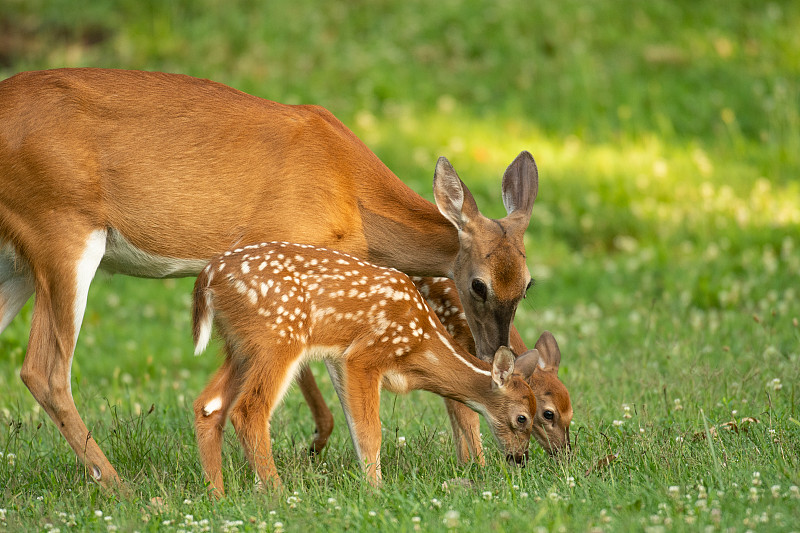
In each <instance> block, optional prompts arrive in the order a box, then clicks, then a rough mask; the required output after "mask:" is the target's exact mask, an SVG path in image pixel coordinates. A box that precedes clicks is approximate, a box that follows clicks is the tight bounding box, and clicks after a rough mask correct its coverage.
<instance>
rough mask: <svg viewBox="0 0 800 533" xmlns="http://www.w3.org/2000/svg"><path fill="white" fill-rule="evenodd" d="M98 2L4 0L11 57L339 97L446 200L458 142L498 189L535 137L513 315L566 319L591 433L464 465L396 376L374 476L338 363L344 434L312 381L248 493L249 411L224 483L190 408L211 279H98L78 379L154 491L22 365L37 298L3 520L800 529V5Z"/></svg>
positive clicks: (141, 525) (212, 363) (298, 97)
mask: <svg viewBox="0 0 800 533" xmlns="http://www.w3.org/2000/svg"><path fill="white" fill-rule="evenodd" d="M74 4H75V3H74V2H71V1H67V0H51V1H44V0H25V1H20V0H9V1H6V2H3V3H2V4H0V76H2V77H6V76H10V75H11V74H13V73H15V72H17V71H20V70H28V69H39V68H51V67H59V66H108V67H119V68H141V69H151V70H166V71H174V72H184V73H188V74H193V75H197V76H201V77H206V78H211V79H215V80H218V81H221V82H224V83H228V84H230V85H232V86H234V87H237V88H239V89H242V90H245V91H247V92H251V93H253V94H257V95H259V96H263V97H266V98H270V99H275V100H279V101H283V102H290V103H293V102H298V103H299V102H303V103H315V104H321V105H324V106H326V107H328V108H329V109H331V110H332V111H333V112H334V113H335V114H336V115H337V116H339V117H340V118H341V119H342V120H343V121H344V122H345V123H346V124H348V125H349V126H350V127H351V128H352V129H353V130H354V131H355V132H356V133H357V134H358V135H359V136H360V137H361V138H362V139H364V140H365V142H366V143H367V144H368V145H369V146H370V147H371V148H372V149H373V150H374V151H375V152H376V153H377V154H378V155H379V157H381V159H382V160H383V161H384V162H385V163H386V164H387V165H388V166H389V167H390V168H391V169H393V170H394V171H395V172H396V173H397V174H398V175H399V176H400V177H401V178H402V179H404V180H405V181H406V182H407V183H409V184H410V185H411V186H412V187H414V189H415V190H417V191H418V192H419V193H420V194H422V195H424V196H426V197H427V198H429V199H431V198H432V195H431V177H432V174H433V167H434V164H435V161H436V158H437V157H438V156H439V155H445V156H447V157H448V158H449V159H450V160H451V162H452V163H453V164H454V166H455V168H456V169H457V170H458V172H459V174H460V175H461V177H462V178H463V179H464V180H465V181H466V182H467V184H468V185H469V186H470V188H471V189H472V191H473V192H474V193H475V195H476V198H477V199H478V203H479V205H481V207H482V209H483V210H484V212H486V213H487V214H490V215H492V216H501V215H502V214H503V210H502V204H501V202H500V195H499V179H500V176H501V175H502V171H503V169H504V168H505V166H506V165H507V164H508V163H509V162H510V161H511V160H512V159H513V157H514V156H515V155H516V154H517V153H518V152H519V151H520V150H522V149H528V150H530V151H531V152H532V153H533V154H534V156H535V157H536V160H537V162H538V165H539V171H540V188H539V190H540V196H539V199H538V200H537V203H536V206H535V208H534V215H533V221H532V223H531V227H530V229H529V231H528V234H527V250H528V257H529V266H530V268H531V270H532V272H533V274H534V277H536V279H537V284H536V287H535V289H534V290H533V291H531V293H530V295H529V297H528V299H527V300H525V301H524V303H523V304H522V305H521V307H520V310H519V312H518V314H517V320H516V324H517V326H518V327H519V329H520V330H521V331H522V333H523V336H524V337H525V338H526V339H528V340H529V341H531V342H532V341H533V340H534V339H536V338H537V337H538V334H539V332H540V331H541V330H543V329H550V330H551V331H553V332H554V334H555V335H556V338H557V339H558V341H559V344H560V345H561V349H562V354H563V363H562V369H561V377H562V379H563V381H564V382H565V383H566V385H567V387H568V388H569V390H570V392H571V394H572V399H573V406H574V408H575V423H574V426H573V428H572V435H573V437H574V438H575V439H576V443H577V446H576V449H575V454H574V457H573V458H572V460H571V461H570V462H556V461H553V460H551V459H550V458H549V457H547V456H545V455H544V453H543V452H542V451H541V450H538V449H535V450H534V448H532V451H533V453H532V464H531V465H530V466H529V467H528V468H526V469H522V470H517V469H512V470H509V469H507V468H506V467H505V465H504V464H503V462H502V460H501V459H500V458H499V457H498V455H499V454H498V453H497V452H496V449H495V447H494V445H493V444H492V443H491V442H489V441H490V439H487V441H486V442H487V445H488V449H489V451H490V454H489V461H488V462H489V464H488V465H487V467H486V468H483V469H481V468H477V467H475V466H474V465H467V466H460V465H458V464H457V463H456V461H455V458H454V453H453V451H452V449H451V448H452V443H451V437H450V434H449V429H448V426H449V424H448V423H447V419H446V414H445V411H444V408H443V406H442V402H441V401H440V400H439V399H438V398H436V397H434V396H432V395H429V394H424V393H414V394H411V395H408V396H403V397H396V396H392V395H385V398H384V399H383V405H382V415H383V416H382V419H383V424H384V428H385V433H384V446H383V450H382V452H383V455H382V460H383V470H384V477H385V484H384V487H383V489H382V490H381V491H380V492H374V491H372V490H370V489H368V488H366V487H365V486H364V484H363V483H362V481H361V480H360V477H359V470H358V465H357V464H356V461H355V456H354V453H353V451H352V446H351V444H350V442H349V436H348V434H347V431H346V426H345V423H344V419H343V416H342V414H341V410H340V409H339V407H338V402H337V401H336V397H335V394H334V393H333V389H332V387H331V385H330V382H329V380H328V378H327V376H326V375H325V374H324V372H323V368H322V367H321V366H320V367H319V368H317V367H315V369H314V370H315V372H318V376H319V381H320V384H321V386H322V388H323V393H324V394H325V396H326V398H327V400H328V403H329V405H331V406H332V407H333V408H334V412H335V414H336V424H337V425H336V429H335V431H334V435H333V437H332V439H331V442H330V445H329V447H328V449H327V450H326V452H325V453H324V454H323V455H322V457H320V458H319V459H318V460H317V461H315V462H312V461H310V460H309V459H308V457H307V456H306V452H305V450H306V447H307V445H308V443H309V441H310V438H309V437H310V434H311V432H312V431H313V424H312V422H311V419H310V417H309V416H308V415H307V410H306V408H305V407H304V406H303V402H302V396H301V395H300V393H299V391H297V390H292V391H291V392H290V394H289V395H288V396H287V398H286V401H285V405H284V406H283V408H281V409H280V410H279V411H278V413H277V414H276V419H275V425H274V431H273V434H274V437H275V440H276V444H275V450H276V452H275V453H276V460H277V462H278V468H279V471H280V472H281V475H282V477H283V480H284V483H285V485H286V486H287V488H288V490H289V492H288V493H287V494H284V495H282V496H281V497H270V496H267V495H262V494H258V493H255V492H253V483H252V479H253V474H252V472H251V471H250V470H249V467H247V466H246V463H245V461H244V459H243V456H242V454H241V453H240V451H239V450H238V448H237V446H236V442H235V438H234V437H233V435H232V434H230V433H229V434H227V435H226V440H227V443H228V446H227V448H226V454H225V456H224V460H225V464H226V469H225V474H226V482H227V485H228V487H229V497H228V498H227V499H226V500H224V501H223V502H220V503H212V502H211V501H209V500H208V499H207V497H206V496H205V495H204V488H203V480H202V475H201V470H200V465H199V461H198V458H197V455H196V449H195V444H194V437H193V430H192V415H191V409H190V406H191V402H192V401H193V398H194V397H195V396H196V395H197V394H198V393H199V391H200V390H201V389H202V387H203V385H204V383H205V380H206V379H207V378H208V376H209V375H210V373H211V372H212V371H213V370H214V369H215V367H216V365H217V364H218V362H219V359H218V357H216V356H214V355H213V352H211V351H209V352H207V353H206V354H205V355H203V356H202V357H198V358H194V357H192V356H191V352H192V346H191V340H190V332H189V320H190V313H189V295H190V290H191V285H192V280H177V281H175V280H169V281H154V280H140V279H132V278H122V277H115V278H108V277H105V276H99V277H98V279H97V280H96V281H95V283H94V285H93V287H92V291H91V294H90V300H89V305H88V310H87V315H86V318H85V321H84V328H83V330H82V333H81V337H80V340H79V343H78V348H77V355H76V358H75V362H74V365H73V380H72V386H73V393H74V396H75V398H76V402H77V404H78V408H79V410H80V411H81V413H82V415H83V417H84V420H85V421H86V422H87V424H88V425H89V427H90V428H91V429H92V431H93V435H94V436H95V438H97V440H98V441H99V442H100V444H101V447H102V448H103V449H104V450H105V452H106V453H107V454H108V456H109V458H110V459H111V461H112V462H113V463H114V464H115V466H117V468H118V469H119V471H120V473H121V475H122V476H123V477H124V478H125V479H126V480H127V481H128V482H129V483H130V485H131V486H132V488H133V490H134V493H135V497H133V498H131V499H118V498H116V497H115V496H113V495H109V494H105V493H102V492H100V491H99V489H97V488H96V487H95V486H93V485H92V484H91V483H90V482H89V481H88V480H87V477H86V474H85V473H84V471H83V468H82V467H80V466H79V465H78V464H77V462H76V459H75V457H74V455H73V453H72V451H71V450H70V449H69V447H68V446H67V445H66V443H65V442H64V440H63V439H62V438H61V437H60V435H59V433H58V432H57V430H56V429H55V427H54V426H53V424H52V423H51V422H50V421H49V419H48V418H47V416H46V415H45V414H44V413H43V412H42V411H40V410H39V409H38V407H37V406H36V403H35V402H34V400H33V399H32V397H31V396H30V394H29V393H28V392H27V390H26V389H25V387H24V386H23V385H22V383H21V382H20V380H19V377H18V374H19V368H20V366H21V364H22V360H23V357H24V351H25V346H26V343H27V334H28V329H29V325H30V305H29V306H28V307H26V308H25V310H24V311H23V312H22V314H21V315H20V316H19V317H18V318H17V319H16V320H15V321H14V322H13V323H12V325H11V326H10V327H9V329H8V330H6V331H5V332H4V333H3V335H2V337H0V390H1V391H3V392H2V393H0V422H2V426H0V428H1V429H0V452H2V453H3V457H2V458H0V509H5V512H0V530H8V531H31V530H45V529H52V528H58V529H60V530H61V531H68V530H87V531H108V530H109V529H114V528H117V529H118V530H120V531H128V530H131V531H133V530H139V531H149V530H159V529H164V528H165V526H164V524H165V522H168V523H169V527H168V528H167V529H170V530H185V531H201V530H203V529H205V528H206V527H207V528H208V530H212V531H226V530H227V531H233V530H234V529H236V530H239V531H244V530H253V531H256V530H260V529H264V530H267V531H272V530H275V529H278V526H276V523H278V522H280V523H282V524H283V529H284V530H286V531H312V530H340V529H346V528H347V529H352V530H359V531H361V530H390V531H413V530H415V529H416V528H417V527H419V529H420V530H423V531H439V530H442V531H443V530H448V529H460V530H465V531H473V530H474V531H485V530H494V531H518V530H537V529H542V530H555V531H559V530H563V531H587V530H595V529H596V530H598V531H624V530H633V531H641V530H642V529H648V530H650V531H654V532H655V531H662V530H666V531H670V530H677V531H681V530H690V531H696V530H703V529H705V528H709V530H711V531H722V530H728V529H732V530H734V531H739V530H741V531H744V530H748V529H751V530H770V531H791V530H795V531H796V530H797V529H798V525H797V524H798V523H800V494H799V493H798V489H797V488H796V487H797V486H798V485H800V444H798V443H800V391H798V390H797V389H798V384H800V326H798V323H797V321H798V320H800V231H799V230H800V179H798V178H800V175H799V174H800V31H798V30H800V4H798V3H796V2H771V3H764V2H746V1H732V2H725V3H719V2H702V3H698V2H686V1H677V2H662V1H657V2H648V3H642V2H633V1H628V0H623V1H616V2H612V1H609V0H600V1H596V2H591V3H585V2H576V1H565V2H558V3H541V2H516V1H509V2H494V3H491V4H486V3H480V2H473V1H465V2H455V1H443V2H436V3H430V2H421V1H405V2H368V3H334V2H327V3H315V4H312V3H304V2H282V1H276V2H269V3H264V2H248V1H239V2H215V1H212V0H205V1H199V2H189V1H184V0H170V1H166V2H155V1H151V2H134V1H127V0H120V1H118V2H111V1H108V2H92V3H86V4H85V5H82V6H75V5H74ZM776 380H778V381H776ZM744 417H753V418H755V419H757V421H758V422H754V423H749V424H747V423H745V424H742V423H741V419H742V418H744ZM734 420H735V421H736V422H737V428H738V429H739V431H738V432H736V431H730V430H728V429H723V428H720V429H716V430H714V432H715V433H716V435H715V436H714V435H712V434H711V433H712V429H713V428H715V427H717V426H719V425H720V424H723V423H726V422H730V421H734ZM485 434H486V435H487V436H488V432H485ZM704 435H705V438H704V437H703V436H704ZM399 436H403V437H405V445H404V446H400V445H399V441H398V437H399ZM709 436H711V438H708V437H709ZM609 454H618V458H617V459H616V460H615V461H613V462H612V463H611V464H610V465H609V466H607V467H605V468H597V467H596V465H597V462H598V461H599V460H600V459H601V458H603V457H605V456H607V455H609ZM587 472H588V475H587ZM756 473H757V474H756ZM455 478H461V479H467V480H469V481H470V482H471V483H470V484H469V485H468V486H462V485H459V484H458V483H453V482H452V481H451V480H453V479H455ZM445 482H448V487H449V490H445V489H443V483H445ZM294 491H296V492H297V494H296V495H293V494H292V492H294ZM153 498H160V500H159V501H160V502H161V503H160V504H157V503H154V500H153ZM98 511H99V512H101V513H102V516H98ZM456 513H457V515H456ZM189 516H191V518H189ZM109 517H110V519H109V520H107V518H109ZM415 517H416V518H415ZM204 520H207V522H203V521H204ZM239 520H240V521H242V523H241V524H238V525H237V523H236V521H239Z"/></svg>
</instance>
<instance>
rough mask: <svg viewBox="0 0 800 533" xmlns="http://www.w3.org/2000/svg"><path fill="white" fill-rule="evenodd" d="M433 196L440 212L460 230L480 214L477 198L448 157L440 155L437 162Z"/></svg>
mask: <svg viewBox="0 0 800 533" xmlns="http://www.w3.org/2000/svg"><path fill="white" fill-rule="evenodd" d="M433 197H434V198H435V199H436V207H438V208H439V212H440V213H441V214H442V215H443V216H444V217H445V218H446V219H447V220H449V221H450V223H451V224H453V225H454V226H455V227H456V228H457V229H458V230H459V231H460V230H462V229H464V226H465V225H466V224H469V221H470V220H471V219H472V218H474V217H475V216H476V215H477V214H478V204H476V203H475V198H473V197H472V193H471V192H469V189H468V188H467V186H466V185H464V182H462V181H461V178H459V177H458V174H456V171H455V169H454V168H453V165H451V164H450V161H448V160H447V158H446V157H440V158H439V161H438V162H437V163H436V171H435V172H434V174H433Z"/></svg>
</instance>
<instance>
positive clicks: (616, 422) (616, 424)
mask: <svg viewBox="0 0 800 533" xmlns="http://www.w3.org/2000/svg"><path fill="white" fill-rule="evenodd" d="M624 423H625V422H623V421H622V420H614V422H612V424H614V426H616V427H620V426H621V425H623V424H624Z"/></svg>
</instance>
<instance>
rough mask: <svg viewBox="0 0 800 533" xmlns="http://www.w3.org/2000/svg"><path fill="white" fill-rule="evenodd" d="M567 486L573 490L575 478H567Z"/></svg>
mask: <svg viewBox="0 0 800 533" xmlns="http://www.w3.org/2000/svg"><path fill="white" fill-rule="evenodd" d="M567 485H568V486H569V487H570V488H573V487H574V486H575V478H574V477H572V476H567Z"/></svg>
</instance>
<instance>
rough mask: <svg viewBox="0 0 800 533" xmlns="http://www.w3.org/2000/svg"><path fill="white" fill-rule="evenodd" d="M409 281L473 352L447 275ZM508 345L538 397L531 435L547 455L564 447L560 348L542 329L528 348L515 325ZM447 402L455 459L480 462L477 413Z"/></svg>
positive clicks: (566, 418)
mask: <svg viewBox="0 0 800 533" xmlns="http://www.w3.org/2000/svg"><path fill="white" fill-rule="evenodd" d="M411 279H412V281H413V282H414V284H415V285H416V286H417V289H419V291H420V293H421V294H422V295H423V297H424V298H425V300H426V301H427V302H428V304H429V305H430V307H431V309H432V310H433V311H434V312H435V313H436V316H437V317H438V318H439V321H441V323H442V325H444V327H445V328H446V329H447V332H448V333H449V334H450V335H451V336H452V337H453V339H454V340H455V341H456V342H457V343H458V344H460V345H461V346H462V347H464V348H465V349H466V350H467V351H468V352H470V353H475V342H474V341H473V339H472V333H471V332H470V329H469V325H468V324H467V321H466V318H465V316H464V308H463V306H462V305H461V301H460V299H459V297H458V294H457V292H456V288H455V286H454V285H453V282H452V281H451V280H449V279H447V278H420V277H413V278H411ZM510 347H511V349H512V350H514V352H515V353H518V354H520V355H519V356H518V357H517V359H516V362H515V368H516V371H517V372H519V373H521V374H523V375H526V376H529V377H528V383H529V384H530V386H531V389H533V394H534V395H535V396H536V416H535V417H534V420H533V436H534V437H536V440H537V441H538V442H539V444H540V445H541V446H542V448H544V449H545V451H547V452H548V453H551V454H555V453H559V452H562V451H564V450H565V449H568V448H569V445H570V443H569V425H570V422H572V402H571V401H570V396H569V391H567V388H566V387H565V386H564V383H562V382H561V380H560V379H558V367H559V366H560V364H561V351H560V350H559V348H558V343H557V342H556V339H555V337H553V335H552V333H550V332H549V331H545V332H543V333H542V334H541V336H540V337H539V340H537V341H536V346H535V347H534V348H533V349H531V350H528V349H527V347H526V346H525V343H524V342H523V341H522V338H521V337H520V335H519V333H517V331H516V329H515V330H513V331H512V334H511V345H510ZM445 404H446V405H447V412H448V414H449V415H450V422H451V424H452V426H453V438H454V441H455V445H456V454H457V456H458V458H459V460H461V461H463V462H466V461H468V460H471V459H473V460H476V461H478V462H479V463H481V464H483V463H484V458H483V452H482V447H481V440H480V427H479V421H478V416H477V415H476V414H475V412H474V411H472V410H471V409H465V408H464V405H463V404H461V403H458V402H453V401H451V400H448V399H445Z"/></svg>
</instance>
